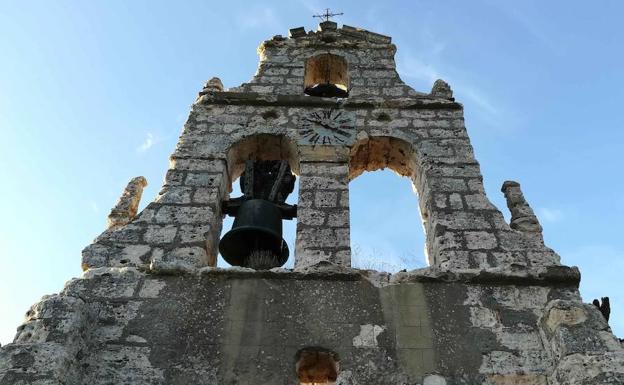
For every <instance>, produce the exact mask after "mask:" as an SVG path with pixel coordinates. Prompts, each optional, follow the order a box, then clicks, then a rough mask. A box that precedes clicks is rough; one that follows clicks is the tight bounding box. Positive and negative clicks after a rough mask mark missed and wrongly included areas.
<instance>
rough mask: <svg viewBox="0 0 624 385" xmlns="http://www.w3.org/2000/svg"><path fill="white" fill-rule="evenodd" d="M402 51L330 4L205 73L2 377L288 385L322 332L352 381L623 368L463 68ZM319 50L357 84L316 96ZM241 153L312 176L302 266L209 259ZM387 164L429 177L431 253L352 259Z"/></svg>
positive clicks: (304, 211)
mask: <svg viewBox="0 0 624 385" xmlns="http://www.w3.org/2000/svg"><path fill="white" fill-rule="evenodd" d="M395 50H396V48H395V46H394V45H393V44H391V39H390V38H389V37H387V36H383V35H379V34H376V33H372V32H369V31H365V30H362V29H358V28H354V27H349V26H343V27H342V28H338V26H337V25H336V24H335V23H324V24H323V25H322V26H321V28H319V30H318V31H316V32H309V33H306V32H305V30H303V28H295V29H292V30H290V32H289V37H288V38H285V37H282V36H275V37H274V38H273V39H271V40H268V41H265V42H264V43H262V44H261V46H260V48H259V50H258V51H259V54H260V64H259V67H258V71H257V73H256V75H255V76H254V77H253V79H252V80H251V81H250V82H249V83H245V84H243V85H241V86H240V87H236V88H233V89H230V90H229V91H225V89H224V87H223V85H222V83H221V81H220V80H218V79H217V78H213V79H211V80H210V81H209V82H208V83H207V84H206V86H205V87H204V89H203V90H202V91H201V92H200V93H199V97H198V98H197V100H196V101H195V103H194V104H193V106H192V109H191V112H190V115H189V118H188V121H187V122H186V124H185V126H184V129H183V131H182V133H181V135H180V139H179V141H178V145H177V147H176V150H175V152H174V154H173V155H172V156H171V159H170V167H169V170H168V171H167V173H166V176H165V180H164V184H163V186H162V189H161V191H160V193H159V195H158V197H157V198H156V199H155V200H154V201H153V202H151V203H149V204H148V205H147V207H146V208H145V209H144V210H143V211H142V212H141V213H139V214H138V215H136V216H135V214H136V211H133V210H136V207H137V205H138V200H139V197H140V193H139V194H137V192H138V191H139V190H140V188H139V187H142V186H141V183H140V180H138V181H136V182H135V184H132V183H131V186H130V190H132V189H134V191H127V193H124V196H123V197H122V199H121V200H120V205H119V209H118V210H117V209H116V210H117V214H118V215H117V214H116V215H117V216H115V217H114V223H113V226H112V227H111V228H109V229H107V230H106V231H104V232H103V233H102V234H101V235H100V236H98V237H97V238H96V240H95V241H94V242H93V243H92V244H91V245H89V246H87V247H86V248H85V249H84V250H83V253H82V266H83V269H84V270H85V272H84V274H83V277H82V278H79V279H74V280H72V281H70V282H69V283H68V284H67V285H66V287H65V289H64V290H63V291H62V292H61V293H60V294H58V295H53V296H47V297H44V298H43V299H42V301H41V302H40V303H38V304H36V305H34V306H33V308H32V309H31V310H30V311H29V312H28V313H27V315H26V320H25V323H24V324H23V325H22V326H20V328H19V329H18V333H17V336H16V338H15V340H14V342H13V343H11V344H8V345H6V346H4V347H2V348H0V385H5V384H6V385H8V384H39V385H44V384H45V385H49V384H64V385H68V384H70V385H74V384H75V385H83V384H90V385H104V384H106V385H113V384H115V385H117V384H163V385H164V384H188V383H196V384H211V385H212V384H215V385H216V384H251V383H267V384H284V385H286V384H294V383H297V378H296V374H295V373H296V370H295V369H296V368H295V365H296V358H295V357H296V354H297V352H299V351H300V350H301V349H304V348H310V347H312V348H314V347H318V348H323V349H327V350H328V351H331V352H334V353H335V354H336V355H337V356H338V357H340V370H339V373H338V378H337V380H336V384H342V385H369V384H370V385H373V384H375V385H378V384H388V385H400V384H401V385H416V384H429V385H433V384H453V385H462V384H465V385H474V384H486V385H511V384H515V385H529V384H531V385H547V384H549V385H564V384H566V385H567V384H570V385H571V384H575V385H576V384H583V385H584V384H587V385H589V384H622V383H624V353H623V349H622V346H621V344H620V342H619V341H618V340H617V339H616V338H615V337H614V336H613V335H612V334H611V331H610V329H609V327H608V325H607V324H606V323H605V321H604V319H603V318H602V317H601V315H600V313H599V312H598V311H597V309H596V308H595V307H594V306H593V305H586V304H583V303H582V302H581V299H580V296H579V294H578V283H579V281H580V273H579V271H578V269H576V268H570V267H566V266H562V265H561V264H560V262H559V256H558V255H557V254H556V253H555V252H554V251H553V250H551V249H549V248H548V247H546V246H545V245H544V242H543V238H542V235H541V227H540V226H539V222H538V221H537V218H536V217H535V215H534V213H533V211H532V210H531V209H530V207H529V205H528V203H527V202H526V200H525V199H524V197H523V195H522V192H521V191H520V188H519V185H518V184H517V183H515V182H511V183H510V182H507V183H506V184H505V185H504V186H503V192H504V193H505V196H506V197H507V201H508V206H509V209H510V210H511V212H512V221H511V225H509V224H507V223H506V222H505V220H504V218H503V215H502V213H501V212H500V211H499V210H498V209H497V208H496V207H495V206H494V205H492V203H491V202H490V201H489V200H488V198H487V197H486V195H485V192H484V188H483V182H482V176H481V172H480V168H479V164H478V163H477V161H476V159H475V156H474V151H473V149H472V145H471V144H470V140H469V138H468V135H467V132H466V128H465V126H464V118H463V107H462V105H461V104H459V103H457V102H455V101H454V99H453V94H452V91H451V88H450V86H449V85H448V84H446V83H445V82H443V81H441V80H439V81H436V83H435V84H434V85H433V88H432V91H431V93H422V92H417V91H414V90H412V89H411V88H410V87H408V86H407V85H405V84H404V83H403V82H402V81H401V79H400V78H399V76H398V74H397V72H396V70H395V62H394V53H395ZM321 53H322V54H327V53H330V54H332V55H337V56H340V57H342V58H343V59H345V60H346V62H347V64H348V77H347V78H348V81H349V89H350V93H349V98H346V99H332V98H319V97H308V96H304V95H303V84H304V83H303V82H304V77H305V68H306V67H305V64H306V60H307V59H309V58H311V57H314V56H316V55H318V54H321ZM315 113H323V114H322V115H323V116H326V117H327V116H329V117H332V116H333V117H335V116H343V114H344V116H348V122H349V123H348V124H347V123H345V127H339V128H340V130H342V133H340V134H339V135H334V134H335V132H334V133H332V132H331V131H332V130H334V131H335V129H336V127H333V126H332V124H333V123H332V122H328V121H326V120H322V119H321V121H320V122H318V121H317V122H316V127H313V126H312V125H310V124H307V123H304V122H305V121H306V119H308V118H310V117H312V116H313V115H314V114H315ZM341 124H342V123H341ZM310 130H312V136H310ZM314 130H316V131H314ZM314 132H316V133H318V134H319V135H324V136H327V137H330V138H331V137H334V138H337V139H338V140H327V141H323V140H322V141H320V142H319V141H316V140H315V137H314ZM247 160H286V161H288V162H289V165H290V167H291V169H292V170H293V172H294V173H295V174H297V175H298V176H299V178H300V179H299V180H300V188H299V192H298V194H299V200H298V205H299V207H298V218H297V220H298V222H297V240H296V250H295V267H296V268H295V269H294V270H292V271H290V270H286V269H280V268H276V269H272V270H270V271H255V270H252V269H248V268H229V269H220V268H216V267H215V265H216V256H217V244H218V240H219V234H220V232H221V226H222V219H223V215H222V212H221V205H222V202H223V201H224V200H226V199H228V198H229V192H230V191H231V185H232V183H233V182H234V181H235V180H236V179H237V178H238V177H239V176H240V175H241V173H242V172H243V169H244V164H245V161H247ZM386 167H388V168H390V169H392V170H393V171H395V172H396V173H398V174H399V175H402V176H405V177H407V178H410V180H411V181H412V183H413V187H414V191H415V192H416V193H417V195H418V200H419V205H420V215H421V219H422V223H423V227H424V229H425V233H426V251H427V255H428V258H429V265H430V266H428V267H427V268H423V269H418V270H414V271H409V272H399V273H397V274H393V275H390V274H388V273H383V272H376V271H367V270H357V269H352V268H351V267H350V239H349V227H350V226H349V189H348V186H349V181H350V180H352V179H354V178H356V177H357V176H358V175H360V174H361V173H363V172H365V171H374V170H378V169H383V168H386ZM132 186H134V187H132ZM114 212H115V210H114Z"/></svg>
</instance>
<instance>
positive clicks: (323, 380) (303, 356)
mask: <svg viewBox="0 0 624 385" xmlns="http://www.w3.org/2000/svg"><path fill="white" fill-rule="evenodd" d="M295 361H296V363H295V371H296V372H297V378H298V379H299V384H300V385H321V384H323V385H332V384H334V383H335V382H336V380H337V379H338V373H339V372H340V358H339V357H338V354H337V353H336V352H333V351H331V350H329V349H325V348H322V347H317V346H314V347H307V348H303V349H300V350H299V351H297V354H296V355H295Z"/></svg>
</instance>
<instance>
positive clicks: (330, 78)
mask: <svg viewBox="0 0 624 385" xmlns="http://www.w3.org/2000/svg"><path fill="white" fill-rule="evenodd" d="M304 87H305V88H304V92H305V94H307V95H310V96H323V97H338V98H346V97H347V96H349V68H348V65H347V61H346V60H345V59H344V58H343V57H340V56H337V55H332V54H329V53H327V54H321V55H317V56H313V57H311V58H309V59H308V60H306V63H305V77H304Z"/></svg>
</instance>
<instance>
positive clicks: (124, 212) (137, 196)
mask: <svg viewBox="0 0 624 385" xmlns="http://www.w3.org/2000/svg"><path fill="white" fill-rule="evenodd" d="M145 186H147V180H145V178H144V177H142V176H137V177H136V178H132V180H130V182H128V185H127V186H126V189H125V190H124V192H123V194H122V195H121V197H119V201H117V204H116V205H115V207H113V209H112V210H111V212H110V214H108V228H109V229H117V228H119V227H121V226H124V225H127V224H128V223H129V222H130V221H131V220H132V219H133V218H134V217H135V216H136V214H137V210H138V208H139V202H141V195H143V188H144V187H145Z"/></svg>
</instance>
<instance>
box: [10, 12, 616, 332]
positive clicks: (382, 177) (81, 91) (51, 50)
mask: <svg viewBox="0 0 624 385" xmlns="http://www.w3.org/2000/svg"><path fill="white" fill-rule="evenodd" d="M325 7H333V8H335V9H336V10H337V11H342V12H344V13H345V15H344V16H343V17H340V18H338V19H337V21H338V22H339V23H344V24H349V25H353V26H358V27H362V28H366V29H369V30H372V31H375V32H379V33H383V34H387V35H390V36H392V37H393V39H394V43H395V44H396V45H397V46H398V52H397V56H396V59H397V65H398V70H399V73H400V75H401V76H402V78H403V80H404V81H405V82H407V83H408V84H410V85H411V86H413V87H414V88H416V89H417V90H421V91H428V90H430V88H431V85H432V84H433V81H434V80H435V79H437V78H443V79H445V80H447V81H448V82H449V83H450V84H451V86H452V87H453V89H454V91H455V96H456V98H457V99H458V100H459V101H460V102H462V103H463V104H464V106H465V114H466V126H467V128H468V131H469V134H470V136H471V139H472V143H473V145H474V147H475V151H476V156H477V159H478V160H479V162H480V163H481V167H482V172H483V175H484V178H485V186H486V190H487V193H488V196H489V197H490V199H491V200H492V201H493V202H494V203H495V204H496V205H497V206H498V207H499V208H500V209H502V211H503V213H504V214H505V215H506V216H507V217H508V214H507V209H506V207H505V202H504V199H503V197H502V194H501V193H500V186H501V184H502V182H503V181H504V180H507V179H513V180H517V181H519V182H521V183H522V186H523V189H524V192H525V195H526V197H527V199H528V200H529V202H530V204H531V205H532V206H533V208H534V209H535V211H536V213H537V214H538V216H539V218H540V220H541V222H542V225H543V226H544V236H545V239H546V242H547V244H548V245H549V246H550V247H552V248H554V249H555V250H556V251H557V252H558V253H559V254H560V255H561V257H562V261H563V263H565V264H567V265H576V266H579V267H580V268H581V271H582V273H583V278H582V283H581V293H582V294H583V297H584V299H585V301H587V302H590V301H591V300H592V299H593V298H596V297H599V296H605V295H608V296H611V300H612V321H611V326H612V328H613V329H614V330H615V331H616V334H618V335H619V336H621V337H624V297H622V293H623V292H624V291H623V290H622V288H623V283H622V281H623V280H622V279H621V276H622V271H624V237H622V236H621V229H622V226H621V218H622V217H623V214H624V196H623V195H622V193H621V192H622V191H623V190H624V181H623V178H622V165H623V164H624V162H623V161H622V153H623V148H622V147H623V143H624V131H623V130H622V127H624V118H623V116H622V114H621V113H620V111H621V107H620V104H621V103H622V102H623V101H624V71H623V70H622V68H624V53H623V51H622V49H621V47H622V41H623V40H624V39H623V38H624V31H623V30H622V29H621V28H620V27H619V26H620V24H621V15H622V14H623V12H624V3H622V2H621V1H615V0H614V1H596V2H591V3H588V2H586V1H584V2H581V1H576V0H574V1H570V0H568V1H563V0H557V1H549V2H544V1H522V2H518V1H495V0H475V1H463V0H455V1H451V0H445V1H413V0H412V1H385V2H383V3H382V2H380V1H362V0H360V1H341V2H333V3H332V2H328V1H288V2H286V1H281V2H278V1H244V2H243V1H234V0H233V1H229V2H208V1H184V2H170V1H164V0H161V1H158V0H150V1H139V0H136V1H132V2H130V1H122V0H116V1H114V0H110V1H89V2H86V1H77V0H76V1H67V0H58V1H54V2H51V1H44V0H42V1H28V0H21V1H17V0H16V1H11V0H3V1H1V2H0V36H2V38H1V39H0V53H1V54H0V55H1V60H0V134H1V136H0V138H1V139H0V180H1V181H2V199H0V213H2V214H3V218H2V220H0V260H1V262H2V276H1V279H0V309H1V316H0V343H2V344H5V343H7V342H9V341H10V340H11V339H12V337H13V335H14V332H15V328H16V327H17V326H18V325H19V324H20V323H21V320H22V317H23V314H24V313H25V312H26V310H27V309H28V307H29V306H30V305H31V304H33V303H34V302H36V301H37V300H38V299H39V298H40V297H41V296H42V295H43V294H50V293H54V292H58V291H59V290H60V289H62V286H63V284H64V282H65V281H67V280H68V279H70V278H71V277H76V276H79V275H80V251H81V249H82V248H83V247H84V246H86V245H87V244H89V243H90V242H91V240H92V239H93V238H94V237H96V236H97V235H98V234H99V233H100V232H101V231H102V230H103V229H104V226H105V219H106V215H107V214H108V211H109V210H110V208H111V207H112V206H113V204H114V203H115V201H116V199H117V197H118V196H119V194H120V193H121V191H122V189H123V187H124V186H125V184H126V183H127V181H128V180H129V179H130V178H131V177H133V176H137V175H144V176H145V177H146V178H147V179H148V181H149V183H150V185H149V186H148V188H147V189H146V191H145V194H144V199H143V204H145V203H146V202H148V201H149V200H151V199H152V198H153V197H154V196H155V194H156V193H157V192H158V189H159V188H160V183H161V181H162V178H163V176H164V173H165V170H166V168H167V159H168V156H169V154H170V153H171V152H172V151H173V148H174V146H175V142H176V140H177V136H178V135H179V132H180V129H181V127H182V124H183V122H184V120H185V118H186V116H187V114H188V111H189V107H190V105H191V103H192V102H193V100H194V99H195V96H196V94H197V92H198V91H199V90H200V89H201V86H202V84H203V82H204V81H205V80H207V79H209V78H210V77H212V76H219V77H220V78H221V79H222V80H223V82H224V84H225V86H226V87H234V86H237V85H239V84H240V83H242V82H244V81H246V80H248V79H249V78H251V76H252V75H253V73H254V72H255V69H256V66H257V56H256V47H257V46H258V44H259V43H260V42H261V41H262V40H264V39H267V38H270V37H271V36H273V35H276V34H282V35H286V34H287V32H288V28H292V27H298V26H305V27H306V29H313V28H315V26H316V22H315V20H314V19H313V18H312V17H311V14H312V13H314V12H319V11H321V10H322V9H323V8H325ZM351 202H352V223H353V226H352V233H353V236H352V238H353V245H354V248H356V249H357V250H358V252H357V254H358V258H359V259H358V263H359V265H360V266H363V267H376V268H383V269H387V270H396V269H397V268H398V267H402V266H407V267H416V266H422V264H423V260H424V257H423V256H422V249H423V243H424V241H423V234H422V228H421V225H420V223H419V219H418V211H417V204H416V198H415V197H414V195H413V193H412V192H411V187H410V184H409V182H408V181H407V180H406V179H401V178H399V177H396V176H395V175H393V174H392V173H390V172H376V173H371V174H365V175H363V176H361V177H359V178H358V179H356V180H355V181H353V182H352V185H351ZM290 228H291V229H290V230H288V231H287V233H286V235H285V237H286V239H287V240H289V241H291V240H292V238H293V237H294V236H293V235H292V226H291V227H290ZM371 229H372V230H371ZM291 249H292V247H291Z"/></svg>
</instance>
